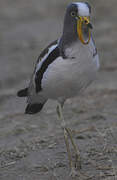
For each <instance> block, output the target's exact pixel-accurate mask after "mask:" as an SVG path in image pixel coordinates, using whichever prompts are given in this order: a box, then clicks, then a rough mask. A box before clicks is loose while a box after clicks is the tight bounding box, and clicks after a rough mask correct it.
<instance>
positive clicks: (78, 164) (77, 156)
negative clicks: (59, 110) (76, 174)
mask: <svg viewBox="0 0 117 180" xmlns="http://www.w3.org/2000/svg"><path fill="white" fill-rule="evenodd" d="M66 131H67V133H68V135H69V138H70V141H71V144H72V146H73V149H74V151H75V168H77V169H81V157H80V151H79V149H78V148H77V146H76V144H75V142H74V140H73V137H72V131H71V129H69V128H66Z"/></svg>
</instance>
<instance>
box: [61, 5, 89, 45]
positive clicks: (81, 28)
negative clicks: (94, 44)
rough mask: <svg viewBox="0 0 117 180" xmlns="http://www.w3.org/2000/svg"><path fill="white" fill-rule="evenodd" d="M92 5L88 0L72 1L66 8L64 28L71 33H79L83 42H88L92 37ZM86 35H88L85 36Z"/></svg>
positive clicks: (78, 35)
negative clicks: (83, 0) (85, 0)
mask: <svg viewBox="0 0 117 180" xmlns="http://www.w3.org/2000/svg"><path fill="white" fill-rule="evenodd" d="M90 15H91V6H90V5H89V4H88V3H87V2H74V3H70V4H69V5H68V7H67V10H66V15H65V21H64V29H65V31H66V32H67V33H68V32H69V34H70V30H71V34H75V33H76V34H77V37H78V38H79V39H80V41H81V42H82V43H83V44H88V43H89V41H90V37H91V32H90V30H91V29H92V24H91V23H90ZM85 36H86V37H85Z"/></svg>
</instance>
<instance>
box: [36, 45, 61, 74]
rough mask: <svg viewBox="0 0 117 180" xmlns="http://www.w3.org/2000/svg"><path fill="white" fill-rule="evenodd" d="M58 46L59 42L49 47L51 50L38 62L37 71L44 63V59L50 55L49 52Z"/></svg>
mask: <svg viewBox="0 0 117 180" xmlns="http://www.w3.org/2000/svg"><path fill="white" fill-rule="evenodd" d="M57 46H58V44H56V45H52V46H51V47H49V50H48V52H47V54H45V55H44V57H43V58H42V59H41V61H39V63H38V64H37V67H36V70H35V73H36V72H37V71H38V70H39V69H40V68H41V66H42V64H43V62H44V61H46V59H47V57H48V56H49V54H50V53H51V52H52V51H53V50H54V49H55V48H56V47H57Z"/></svg>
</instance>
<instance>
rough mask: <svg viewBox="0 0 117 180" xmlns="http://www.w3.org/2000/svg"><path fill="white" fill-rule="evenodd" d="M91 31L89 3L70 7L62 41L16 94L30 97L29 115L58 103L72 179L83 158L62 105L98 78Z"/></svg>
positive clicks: (50, 48)
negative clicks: (47, 105)
mask: <svg viewBox="0 0 117 180" xmlns="http://www.w3.org/2000/svg"><path fill="white" fill-rule="evenodd" d="M92 29H93V25H92V23H91V5H90V4H89V3H87V2H72V3H70V4H68V6H67V8H66V11H65V16H64V22H63V32H62V34H61V36H60V38H58V39H57V40H55V41H53V42H52V43H51V44H50V45H49V46H47V47H46V48H45V49H44V50H43V51H42V52H41V53H40V55H39V57H38V59H37V62H36V65H35V68H34V71H33V73H32V76H31V80H30V83H29V86H28V87H26V88H25V89H21V90H19V91H18V92H17V96H19V97H27V106H26V109H25V113H26V114H36V113H38V112H40V111H41V110H42V108H43V106H44V105H45V103H46V102H47V100H48V99H53V100H57V102H58V105H57V115H58V117H59V119H60V120H61V127H62V129H63V133H64V140H65V144H66V149H67V154H68V159H69V165H70V169H71V175H74V174H75V173H76V172H77V170H80V168H81V157H80V151H79V149H78V147H77V145H76V144H75V142H74V140H73V137H72V130H71V129H70V128H68V127H67V125H66V122H65V119H64V117H63V105H64V103H65V101H66V100H67V99H69V98H72V97H75V96H80V94H81V93H82V92H83V91H84V90H85V89H86V88H87V87H88V86H89V85H90V84H91V83H92V82H93V81H94V80H95V79H96V78H97V72H98V70H99V67H100V63H99V56H98V52H97V48H96V45H95V42H94V39H93V33H92ZM70 145H71V146H72V147H73V149H74V153H75V162H73V158H72V153H71V149H70Z"/></svg>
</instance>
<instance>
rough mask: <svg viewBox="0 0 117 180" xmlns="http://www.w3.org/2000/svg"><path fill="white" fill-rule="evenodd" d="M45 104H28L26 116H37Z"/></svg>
mask: <svg viewBox="0 0 117 180" xmlns="http://www.w3.org/2000/svg"><path fill="white" fill-rule="evenodd" d="M44 104H45V102H44V103H38V104H28V105H27V107H26V109H25V114H36V113H38V112H40V111H41V110H42V108H43V106H44Z"/></svg>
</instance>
